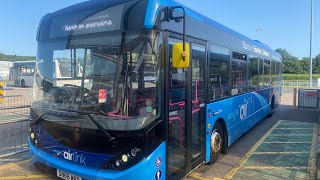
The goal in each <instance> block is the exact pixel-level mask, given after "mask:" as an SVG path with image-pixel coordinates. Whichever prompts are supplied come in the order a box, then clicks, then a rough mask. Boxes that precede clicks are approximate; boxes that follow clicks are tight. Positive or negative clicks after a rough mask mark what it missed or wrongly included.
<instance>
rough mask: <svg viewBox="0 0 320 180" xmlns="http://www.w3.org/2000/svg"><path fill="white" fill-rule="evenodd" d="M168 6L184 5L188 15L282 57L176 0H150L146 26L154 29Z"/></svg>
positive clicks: (260, 43) (263, 45)
mask: <svg viewBox="0 0 320 180" xmlns="http://www.w3.org/2000/svg"><path fill="white" fill-rule="evenodd" d="M166 6H183V7H184V8H185V10H186V15H187V16H190V17H192V18H194V19H195V20H197V21H200V22H203V23H205V24H208V25H210V26H212V27H216V28H217V29H221V30H222V31H224V32H226V33H228V34H229V35H232V36H236V37H239V38H240V39H242V40H244V41H246V42H248V43H250V44H252V45H255V46H257V47H260V48H263V49H265V50H267V51H269V52H271V53H273V54H274V56H276V57H280V55H279V54H278V53H275V52H274V50H273V49H271V48H270V47H269V46H267V45H265V44H263V43H262V42H259V41H257V40H252V39H250V38H248V37H246V36H244V35H242V34H240V33H238V32H236V31H234V30H232V29H230V28H228V27H226V26H224V25H222V24H220V23H218V22H216V21H214V20H212V19H210V18H208V17H206V16H204V15H202V14H200V13H198V12H196V11H194V10H192V9H190V8H188V7H186V6H184V5H182V4H180V3H178V2H176V1H174V0H149V2H148V6H147V11H146V16H145V21H144V27H145V29H153V27H154V26H155V22H156V18H157V16H158V13H159V12H160V8H161V7H166Z"/></svg>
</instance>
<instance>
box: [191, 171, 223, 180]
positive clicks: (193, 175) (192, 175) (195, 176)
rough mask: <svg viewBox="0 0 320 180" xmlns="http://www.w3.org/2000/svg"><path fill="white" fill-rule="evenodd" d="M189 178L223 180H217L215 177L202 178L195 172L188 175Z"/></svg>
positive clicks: (220, 179) (219, 179)
mask: <svg viewBox="0 0 320 180" xmlns="http://www.w3.org/2000/svg"><path fill="white" fill-rule="evenodd" d="M189 176H190V177H192V178H196V179H198V180H224V179H222V178H217V177H214V178H206V177H202V176H201V174H200V173H196V172H193V173H191V174H189Z"/></svg>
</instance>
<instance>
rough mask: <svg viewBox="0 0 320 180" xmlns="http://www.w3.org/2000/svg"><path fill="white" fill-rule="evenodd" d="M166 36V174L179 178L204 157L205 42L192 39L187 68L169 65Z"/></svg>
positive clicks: (171, 177)
mask: <svg viewBox="0 0 320 180" xmlns="http://www.w3.org/2000/svg"><path fill="white" fill-rule="evenodd" d="M175 42H181V40H178V39H173V38H169V46H168V48H169V53H168V55H169V65H168V86H169V88H168V89H169V92H168V95H169V97H168V99H169V102H168V112H169V118H168V138H167V140H168V141H167V159H168V160H167V177H168V179H181V178H183V177H184V176H185V175H186V174H187V173H188V172H189V171H191V170H192V169H193V168H195V167H196V166H198V165H199V164H200V163H202V162H203V161H204V155H205V154H204V153H205V123H206V122H205V96H206V81H205V67H206V51H205V45H201V44H196V43H192V44H191V57H190V67H189V68H181V69H177V68H173V67H172V64H171V57H172V53H171V50H172V45H173V43H175Z"/></svg>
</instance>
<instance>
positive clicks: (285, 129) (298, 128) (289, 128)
mask: <svg viewBox="0 0 320 180" xmlns="http://www.w3.org/2000/svg"><path fill="white" fill-rule="evenodd" d="M276 129H284V130H286V129H298V130H299V129H301V130H306V129H313V128H276Z"/></svg>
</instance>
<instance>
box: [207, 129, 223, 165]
mask: <svg viewBox="0 0 320 180" xmlns="http://www.w3.org/2000/svg"><path fill="white" fill-rule="evenodd" d="M223 143H224V139H223V128H222V126H221V125H220V123H216V124H215V125H214V127H213V132H212V134H211V138H210V161H209V163H210V164H213V163H214V162H216V161H217V160H218V158H219V156H220V154H221V151H222V148H223Z"/></svg>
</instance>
